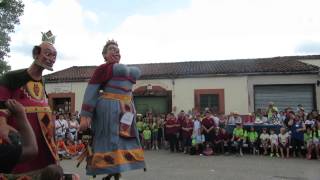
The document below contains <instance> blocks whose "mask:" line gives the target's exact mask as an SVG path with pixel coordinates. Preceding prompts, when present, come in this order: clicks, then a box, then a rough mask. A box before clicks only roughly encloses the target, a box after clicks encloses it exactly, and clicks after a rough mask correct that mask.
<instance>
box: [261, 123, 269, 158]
mask: <svg viewBox="0 0 320 180" xmlns="http://www.w3.org/2000/svg"><path fill="white" fill-rule="evenodd" d="M269 140H270V136H269V134H268V133H267V128H263V129H262V133H261V134H260V142H261V145H262V148H263V150H264V151H263V155H267V154H268V145H269Z"/></svg>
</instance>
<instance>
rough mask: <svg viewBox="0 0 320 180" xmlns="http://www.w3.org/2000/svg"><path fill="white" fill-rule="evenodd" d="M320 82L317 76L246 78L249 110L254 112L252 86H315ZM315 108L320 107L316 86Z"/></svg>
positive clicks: (319, 92)
mask: <svg viewBox="0 0 320 180" xmlns="http://www.w3.org/2000/svg"><path fill="white" fill-rule="evenodd" d="M317 80H320V77H319V76H318V75H269V76H248V91H249V94H250V97H249V100H250V105H249V110H250V112H253V110H254V91H253V86H254V85H272V84H274V85H276V84H279V85H280V84H316V82H317ZM316 101H317V107H318V108H319V107H320V106H319V105H320V88H319V87H317V86H316Z"/></svg>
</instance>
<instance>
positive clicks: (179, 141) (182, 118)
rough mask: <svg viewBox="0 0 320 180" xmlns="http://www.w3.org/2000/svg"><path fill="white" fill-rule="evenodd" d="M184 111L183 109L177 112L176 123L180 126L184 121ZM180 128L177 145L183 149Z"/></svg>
mask: <svg viewBox="0 0 320 180" xmlns="http://www.w3.org/2000/svg"><path fill="white" fill-rule="evenodd" d="M185 116H186V113H185V112H184V110H181V111H180V113H179V114H178V123H179V124H180V127H182V124H183V123H184V122H185V121H186V117H185ZM182 133H183V132H182V129H181V128H180V130H179V136H178V145H179V150H180V151H182V150H183V149H184V141H183V136H182Z"/></svg>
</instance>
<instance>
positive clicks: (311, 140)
mask: <svg viewBox="0 0 320 180" xmlns="http://www.w3.org/2000/svg"><path fill="white" fill-rule="evenodd" d="M318 140H319V137H318V132H316V131H314V129H312V128H311V127H307V132H305V133H304V141H305V144H306V146H307V159H311V157H312V151H313V150H315V151H316V155H317V159H318V158H319V151H318V150H317V144H318V142H317V141H318Z"/></svg>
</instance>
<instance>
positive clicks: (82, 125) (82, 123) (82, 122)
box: [80, 116, 91, 131]
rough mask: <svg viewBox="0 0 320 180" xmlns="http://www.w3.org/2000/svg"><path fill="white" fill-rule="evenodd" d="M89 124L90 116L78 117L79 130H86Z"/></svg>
mask: <svg viewBox="0 0 320 180" xmlns="http://www.w3.org/2000/svg"><path fill="white" fill-rule="evenodd" d="M90 125H91V117H87V116H81V117H80V131H85V130H87V129H88V128H89V127H90Z"/></svg>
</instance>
